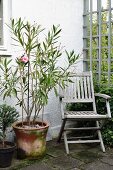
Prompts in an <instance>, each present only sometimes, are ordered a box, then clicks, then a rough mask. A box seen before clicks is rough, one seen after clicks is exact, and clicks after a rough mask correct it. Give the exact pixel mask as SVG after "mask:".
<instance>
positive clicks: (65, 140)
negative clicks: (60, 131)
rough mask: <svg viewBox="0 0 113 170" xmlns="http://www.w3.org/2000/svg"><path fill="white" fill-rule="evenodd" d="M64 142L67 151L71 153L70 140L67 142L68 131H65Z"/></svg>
mask: <svg viewBox="0 0 113 170" xmlns="http://www.w3.org/2000/svg"><path fill="white" fill-rule="evenodd" d="M64 143H65V149H66V153H67V154H69V147H68V142H67V134H66V131H64Z"/></svg>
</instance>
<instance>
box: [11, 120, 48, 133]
mask: <svg viewBox="0 0 113 170" xmlns="http://www.w3.org/2000/svg"><path fill="white" fill-rule="evenodd" d="M25 122H27V121H23V123H25ZM36 122H37V123H38V122H40V123H41V122H42V121H40V120H36ZM43 123H44V124H45V126H42V127H37V128H36V127H34V128H23V127H20V126H17V125H18V124H22V121H16V122H14V123H13V124H12V127H13V128H14V129H20V130H26V131H29V130H31V131H33V130H39V129H46V128H48V127H49V123H48V122H46V121H43Z"/></svg>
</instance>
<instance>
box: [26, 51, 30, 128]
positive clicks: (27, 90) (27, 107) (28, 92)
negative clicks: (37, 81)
mask: <svg viewBox="0 0 113 170" xmlns="http://www.w3.org/2000/svg"><path fill="white" fill-rule="evenodd" d="M28 58H29V62H28V90H27V92H28V96H27V97H28V98H27V110H28V117H27V118H28V125H29V126H30V115H29V97H30V94H29V93H30V91H29V78H30V76H29V73H30V55H29V54H28Z"/></svg>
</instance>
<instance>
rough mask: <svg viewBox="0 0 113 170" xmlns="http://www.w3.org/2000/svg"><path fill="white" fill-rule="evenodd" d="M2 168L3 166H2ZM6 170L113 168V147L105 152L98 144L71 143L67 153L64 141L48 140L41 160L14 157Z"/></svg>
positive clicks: (102, 169)
mask: <svg viewBox="0 0 113 170" xmlns="http://www.w3.org/2000/svg"><path fill="white" fill-rule="evenodd" d="M0 170H2V168H0ZM4 170H113V148H106V152H105V153H103V152H102V151H101V149H100V146H99V145H96V144H88V145H86V144H82V145H81V144H71V145H70V154H69V155H67V154H66V153H65V148H64V143H63V141H62V142H61V143H60V144H57V143H56V140H53V141H50V142H47V154H46V155H45V157H44V158H42V159H40V160H33V161H28V160H17V159H14V160H13V163H12V166H11V167H10V168H4Z"/></svg>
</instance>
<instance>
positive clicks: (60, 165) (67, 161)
mask: <svg viewBox="0 0 113 170" xmlns="http://www.w3.org/2000/svg"><path fill="white" fill-rule="evenodd" d="M47 164H49V165H51V167H53V168H56V169H59V170H70V169H73V168H79V167H80V166H81V165H82V164H83V162H82V161H80V160H78V159H74V158H72V157H71V156H65V155H61V156H59V157H56V158H53V159H51V160H49V162H47Z"/></svg>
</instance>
